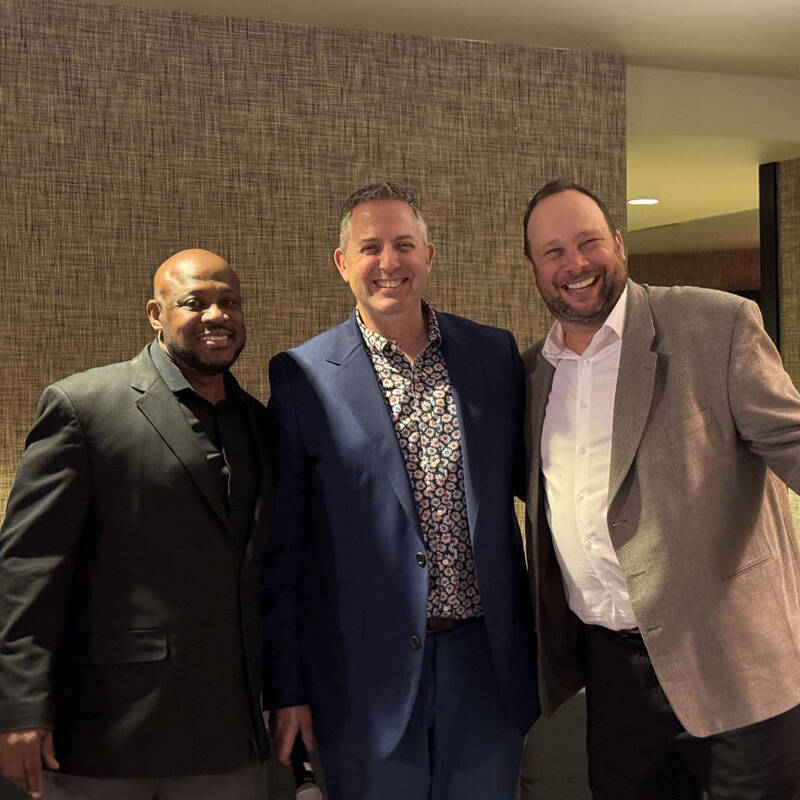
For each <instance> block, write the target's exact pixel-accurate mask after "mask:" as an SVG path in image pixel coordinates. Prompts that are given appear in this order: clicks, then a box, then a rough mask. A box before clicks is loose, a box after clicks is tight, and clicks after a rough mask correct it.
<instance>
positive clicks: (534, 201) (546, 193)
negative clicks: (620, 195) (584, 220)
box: [522, 178, 617, 261]
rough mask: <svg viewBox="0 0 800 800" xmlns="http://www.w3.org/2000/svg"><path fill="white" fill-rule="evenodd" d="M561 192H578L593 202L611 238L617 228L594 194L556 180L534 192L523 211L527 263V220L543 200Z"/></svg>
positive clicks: (585, 189)
mask: <svg viewBox="0 0 800 800" xmlns="http://www.w3.org/2000/svg"><path fill="white" fill-rule="evenodd" d="M561 192H580V193H581V194H585V195H586V196H587V197H588V198H590V199H592V200H594V202H595V203H596V204H597V206H598V208H599V209H600V210H601V211H602V212H603V216H604V217H605V220H606V224H607V225H608V230H609V231H610V232H611V235H612V236H613V235H614V234H615V233H616V231H617V226H616V225H615V224H614V220H613V219H611V214H609V213H608V209H607V208H606V204H605V203H604V202H603V201H602V200H601V199H600V198H599V197H598V196H597V195H596V194H595V193H594V192H592V191H590V190H589V189H587V188H586V187H585V186H579V185H578V184H577V183H572V181H567V180H564V179H563V178H558V179H557V180H554V181H550V182H549V183H546V184H545V185H544V186H542V188H541V189H539V191H538V192H536V194H535V195H534V196H533V197H532V198H531V201H530V203H528V208H527V210H526V211H525V218H524V219H523V221H522V236H523V238H524V240H525V255H526V256H527V258H528V260H529V261H533V256H532V254H531V247H530V243H529V242H528V220H529V219H530V218H531V214H532V213H533V209H534V208H536V206H537V205H538V204H539V203H540V202H541V201H542V200H544V199H545V198H547V197H552V196H553V195H554V194H561Z"/></svg>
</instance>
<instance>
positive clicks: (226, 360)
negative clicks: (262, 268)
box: [147, 249, 245, 388]
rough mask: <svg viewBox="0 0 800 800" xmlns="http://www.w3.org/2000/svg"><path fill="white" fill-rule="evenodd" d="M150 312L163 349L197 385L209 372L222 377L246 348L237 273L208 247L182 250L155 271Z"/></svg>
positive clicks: (148, 304)
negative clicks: (205, 248)
mask: <svg viewBox="0 0 800 800" xmlns="http://www.w3.org/2000/svg"><path fill="white" fill-rule="evenodd" d="M147 316H148V319H149V320H150V325H151V326H152V327H153V329H154V330H155V331H156V334H157V336H158V342H159V344H160V346H161V348H162V349H163V350H164V351H165V352H166V353H167V354H168V355H169V357H170V358H171V359H172V360H173V361H174V362H175V363H176V364H177V365H178V367H179V368H180V370H181V372H183V374H184V375H185V376H186V379H187V380H188V381H189V383H191V384H192V385H193V386H195V383H196V382H197V381H198V380H201V379H207V378H208V376H214V375H217V376H219V377H220V379H221V373H223V372H224V371H225V370H226V369H227V368H228V367H230V366H231V364H233V362H234V361H235V360H236V358H237V356H238V355H239V353H240V352H241V349H242V348H243V347H244V342H245V329H244V315H243V312H242V295H241V287H240V285H239V278H238V277H237V276H236V273H235V272H234V271H233V269H232V268H231V267H230V266H229V265H228V263H227V262H226V261H225V259H224V258H222V257H220V256H218V255H217V254H216V253H212V252H210V251H208V250H200V249H193V250H181V251H180V252H179V253H175V254H174V255H172V256H170V257H169V258H168V259H167V260H166V261H165V262H164V263H163V264H162V265H161V266H160V267H159V268H158V269H157V270H156V274H155V276H154V278H153V299H152V300H150V301H149V302H148V303H147ZM195 388H196V387H195Z"/></svg>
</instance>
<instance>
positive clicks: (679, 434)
mask: <svg viewBox="0 0 800 800" xmlns="http://www.w3.org/2000/svg"><path fill="white" fill-rule="evenodd" d="M716 428H717V421H716V418H715V417H714V412H713V411H712V410H711V409H710V408H704V409H703V410H702V411H698V412H696V413H694V414H691V415H689V416H688V417H685V416H682V417H675V418H673V419H670V420H667V421H666V422H665V423H664V431H665V433H666V436H667V441H668V442H669V443H670V444H678V443H679V442H682V441H684V440H685V439H686V438H687V437H689V438H691V437H694V436H700V435H703V434H704V435H705V436H710V437H711V438H713V437H714V436H715V435H716Z"/></svg>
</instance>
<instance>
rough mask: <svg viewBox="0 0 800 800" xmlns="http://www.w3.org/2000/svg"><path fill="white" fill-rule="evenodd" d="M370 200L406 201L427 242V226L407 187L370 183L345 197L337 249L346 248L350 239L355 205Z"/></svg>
mask: <svg viewBox="0 0 800 800" xmlns="http://www.w3.org/2000/svg"><path fill="white" fill-rule="evenodd" d="M371 200H400V201H402V202H403V203H407V204H408V205H409V206H410V207H411V210H412V211H413V212H414V216H415V217H416V218H417V222H418V223H419V230H420V233H421V234H422V239H423V241H424V242H425V243H426V244H427V242H428V226H427V224H426V223H425V220H424V219H423V218H422V211H421V209H420V205H419V200H417V198H416V197H415V196H414V194H412V193H411V192H410V191H409V190H408V189H404V188H403V187H402V186H398V185H397V184H396V183H389V182H388V181H384V182H383V183H371V184H369V186H362V187H361V188H360V189H356V191H354V192H353V194H351V195H350V197H348V198H347V200H346V201H345V204H344V208H343V209H342V212H343V213H342V221H341V223H340V224H339V249H340V250H346V249H347V243H348V241H349V239H350V220H351V218H352V216H353V211H354V210H355V208H356V206H360V205H361V204H362V203H368V202H370V201H371Z"/></svg>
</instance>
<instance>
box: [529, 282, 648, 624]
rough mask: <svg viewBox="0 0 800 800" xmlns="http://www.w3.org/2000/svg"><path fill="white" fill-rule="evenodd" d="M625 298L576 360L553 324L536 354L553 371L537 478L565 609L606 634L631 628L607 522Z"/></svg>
mask: <svg viewBox="0 0 800 800" xmlns="http://www.w3.org/2000/svg"><path fill="white" fill-rule="evenodd" d="M627 299H628V289H627V288H626V289H625V290H624V291H623V293H622V295H621V296H620V298H619V300H618V301H617V304H616V305H615V306H614V309H613V310H612V312H611V313H610V314H609V315H608V318H607V319H606V321H605V324H604V325H603V327H602V328H601V329H600V330H599V331H598V332H597V333H596V334H595V335H594V337H593V338H592V341H591V344H590V345H589V347H587V348H586V350H585V351H584V352H583V353H582V354H581V355H577V354H576V353H574V352H573V351H572V350H570V349H569V348H568V347H567V346H566V345H565V343H564V332H563V329H562V327H561V323H559V322H555V323H554V324H553V326H552V327H551V328H550V332H549V333H548V335H547V339H546V341H545V343H544V347H543V349H542V355H544V357H545V358H546V359H547V360H548V361H549V362H550V363H551V364H552V365H553V366H554V367H555V370H556V371H555V374H554V376H553V387H552V389H551V390H550V396H549V398H548V401H547V410H546V412H545V418H544V425H543V428H542V473H543V474H544V485H545V496H546V500H545V502H546V510H547V520H548V522H549V523H550V530H551V531H552V533H553V541H554V544H555V551H556V557H557V558H558V563H559V565H560V567H561V574H562V575H563V577H564V586H565V589H566V593H567V602H568V603H569V607H570V608H571V609H572V611H573V612H574V613H575V614H576V615H577V616H578V617H579V618H580V619H581V620H583V622H585V623H587V624H590V625H603V626H604V627H606V628H610V629H612V630H622V629H625V628H635V627H636V625H637V623H636V618H635V617H634V614H633V608H632V607H631V603H630V597H629V595H628V589H627V586H626V585H625V578H624V576H623V574H622V570H621V568H620V565H619V560H618V559H617V556H616V553H615V552H614V548H613V546H612V545H611V537H610V535H609V532H608V523H607V513H608V475H609V467H610V461H611V438H612V432H613V420H614V395H615V392H616V387H617V374H618V372H619V357H620V351H621V349H622V331H623V328H624V324H625V307H626V305H627Z"/></svg>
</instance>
